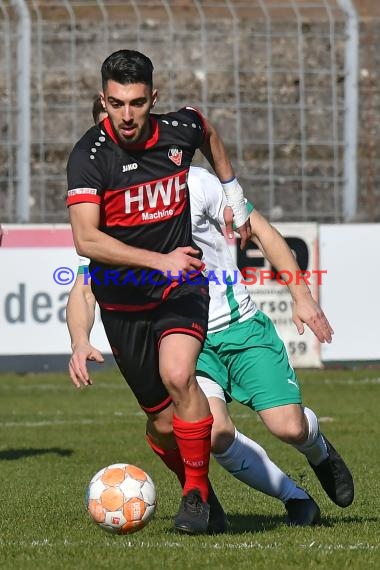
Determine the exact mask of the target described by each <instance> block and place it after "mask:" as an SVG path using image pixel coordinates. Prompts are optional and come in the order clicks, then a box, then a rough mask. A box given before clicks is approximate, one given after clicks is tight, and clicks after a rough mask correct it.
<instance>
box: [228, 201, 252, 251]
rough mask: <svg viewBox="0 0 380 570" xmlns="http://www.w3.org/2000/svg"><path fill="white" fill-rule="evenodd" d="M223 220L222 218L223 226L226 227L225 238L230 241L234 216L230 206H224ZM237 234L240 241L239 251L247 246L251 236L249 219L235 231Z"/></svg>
mask: <svg viewBox="0 0 380 570" xmlns="http://www.w3.org/2000/svg"><path fill="white" fill-rule="evenodd" d="M223 218H224V225H225V226H226V232H227V236H228V237H229V238H230V239H232V238H233V237H234V228H233V221H234V215H233V212H232V208H231V207H230V206H225V208H224V211H223ZM237 232H238V233H239V234H240V239H241V241H240V249H244V248H245V247H246V246H247V245H248V241H249V240H250V238H251V236H252V230H251V224H250V221H249V218H248V220H247V221H246V222H245V224H244V225H243V226H241V227H240V228H238V229H237ZM243 236H244V237H243Z"/></svg>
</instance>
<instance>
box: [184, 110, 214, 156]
mask: <svg viewBox="0 0 380 570" xmlns="http://www.w3.org/2000/svg"><path fill="white" fill-rule="evenodd" d="M177 114H178V115H180V116H181V118H183V120H184V121H185V120H186V121H187V122H188V124H189V126H191V128H192V129H196V131H197V133H198V141H197V148H199V147H200V146H202V144H203V141H204V139H205V136H206V134H207V126H206V120H205V118H204V116H203V115H202V113H201V112H200V111H198V109H195V108H194V107H183V108H182V109H180V110H179V111H178V113H177Z"/></svg>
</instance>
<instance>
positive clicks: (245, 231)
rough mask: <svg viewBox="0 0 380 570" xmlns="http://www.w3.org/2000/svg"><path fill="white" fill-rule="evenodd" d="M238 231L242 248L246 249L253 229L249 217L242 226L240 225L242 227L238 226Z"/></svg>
mask: <svg viewBox="0 0 380 570" xmlns="http://www.w3.org/2000/svg"><path fill="white" fill-rule="evenodd" d="M238 232H239V234H240V239H241V241H240V249H245V248H246V247H247V245H248V242H249V241H250V239H251V236H252V229H251V224H250V222H249V218H248V220H247V221H246V222H245V223H244V224H243V225H242V226H240V228H238Z"/></svg>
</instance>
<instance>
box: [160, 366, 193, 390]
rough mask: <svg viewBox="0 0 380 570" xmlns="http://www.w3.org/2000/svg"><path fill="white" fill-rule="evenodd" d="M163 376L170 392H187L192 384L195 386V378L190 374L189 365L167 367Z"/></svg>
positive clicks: (162, 373)
mask: <svg viewBox="0 0 380 570" xmlns="http://www.w3.org/2000/svg"><path fill="white" fill-rule="evenodd" d="M161 377H162V381H163V383H164V385H165V387H166V389H167V391H168V392H169V394H171V393H173V392H183V391H186V392H187V391H189V389H190V387H191V386H195V378H194V377H193V376H192V375H191V374H190V372H189V370H188V368H187V367H180V366H177V367H173V368H166V370H163V371H162V372H161Z"/></svg>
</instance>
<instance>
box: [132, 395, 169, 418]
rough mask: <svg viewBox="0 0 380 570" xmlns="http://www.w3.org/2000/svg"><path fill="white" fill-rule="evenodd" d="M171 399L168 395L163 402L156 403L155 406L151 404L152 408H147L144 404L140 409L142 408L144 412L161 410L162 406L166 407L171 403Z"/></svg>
mask: <svg viewBox="0 0 380 570" xmlns="http://www.w3.org/2000/svg"><path fill="white" fill-rule="evenodd" d="M171 402H172V399H171V396H168V397H167V398H166V399H165V400H164V401H163V402H161V404H158V405H157V406H153V408H147V407H146V406H141V404H140V407H141V409H143V410H144V412H148V413H151V414H152V413H154V412H160V411H161V410H163V409H164V408H167V407H168V405H169V404H171Z"/></svg>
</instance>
